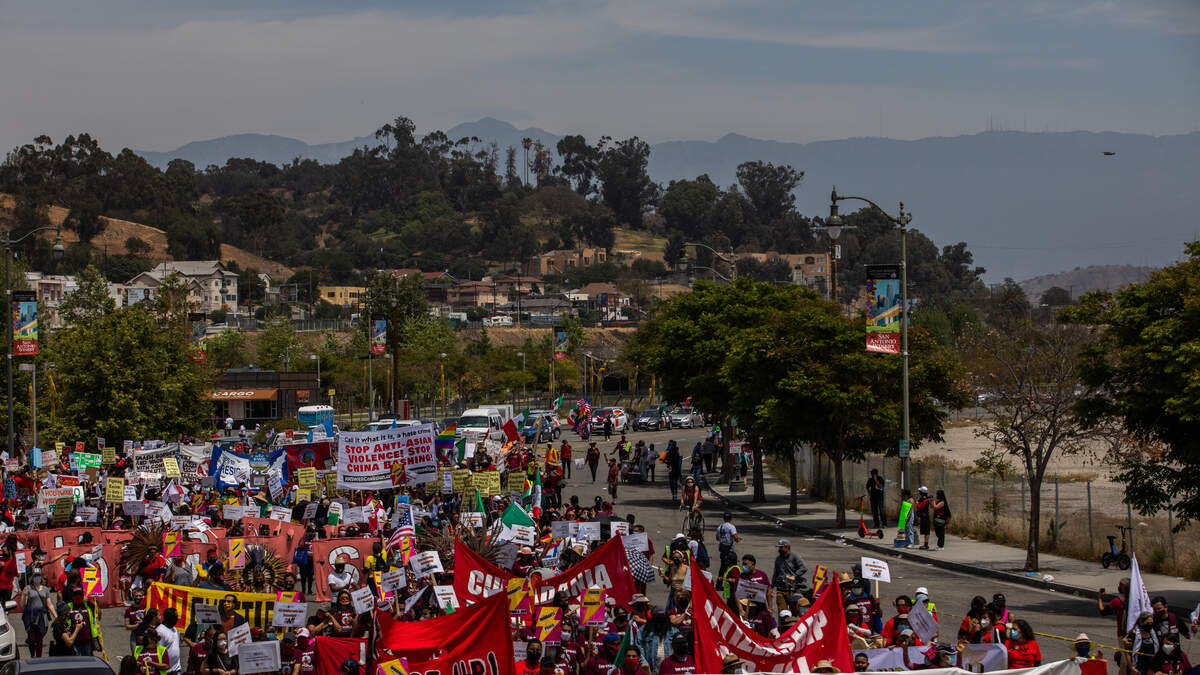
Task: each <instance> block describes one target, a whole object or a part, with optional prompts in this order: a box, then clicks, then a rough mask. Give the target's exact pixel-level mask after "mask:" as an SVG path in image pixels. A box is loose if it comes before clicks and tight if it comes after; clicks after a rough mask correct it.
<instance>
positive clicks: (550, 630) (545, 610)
mask: <svg viewBox="0 0 1200 675" xmlns="http://www.w3.org/2000/svg"><path fill="white" fill-rule="evenodd" d="M536 625H537V636H538V641H540V642H541V643H542V644H543V645H556V644H558V643H560V642H562V609H560V608H558V607H539V608H538V614H537V624H536Z"/></svg>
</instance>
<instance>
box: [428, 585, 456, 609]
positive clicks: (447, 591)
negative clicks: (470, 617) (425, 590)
mask: <svg viewBox="0 0 1200 675" xmlns="http://www.w3.org/2000/svg"><path fill="white" fill-rule="evenodd" d="M433 595H434V596H435V597H436V598H437V601H438V607H441V608H443V609H445V608H446V607H450V608H451V609H458V596H457V595H455V594H454V587H453V586H434V587H433Z"/></svg>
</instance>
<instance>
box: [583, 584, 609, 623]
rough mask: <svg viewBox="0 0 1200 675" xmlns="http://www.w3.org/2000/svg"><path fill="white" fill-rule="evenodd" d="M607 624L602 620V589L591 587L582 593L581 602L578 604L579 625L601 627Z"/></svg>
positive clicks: (605, 620) (606, 621)
mask: <svg viewBox="0 0 1200 675" xmlns="http://www.w3.org/2000/svg"><path fill="white" fill-rule="evenodd" d="M607 623H608V620H607V619H605V618H604V589H603V588H601V587H599V586H592V587H591V588H589V589H587V590H586V591H584V592H583V602H581V603H580V604H579V624H580V625H582V626H603V625H606V624H607Z"/></svg>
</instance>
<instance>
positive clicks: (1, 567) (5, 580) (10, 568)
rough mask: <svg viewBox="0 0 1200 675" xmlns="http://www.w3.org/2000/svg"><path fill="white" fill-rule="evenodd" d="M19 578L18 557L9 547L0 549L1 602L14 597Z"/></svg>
mask: <svg viewBox="0 0 1200 675" xmlns="http://www.w3.org/2000/svg"><path fill="white" fill-rule="evenodd" d="M16 578H17V557H16V556H15V555H13V554H12V551H10V550H9V549H8V548H3V549H0V604H3V603H5V602H8V601H9V600H11V599H12V594H13V581H14V580H16Z"/></svg>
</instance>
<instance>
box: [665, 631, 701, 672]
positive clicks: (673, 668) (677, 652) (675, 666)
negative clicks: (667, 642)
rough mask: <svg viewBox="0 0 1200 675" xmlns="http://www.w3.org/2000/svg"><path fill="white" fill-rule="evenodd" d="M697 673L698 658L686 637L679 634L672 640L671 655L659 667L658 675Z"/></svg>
mask: <svg viewBox="0 0 1200 675" xmlns="http://www.w3.org/2000/svg"><path fill="white" fill-rule="evenodd" d="M694 672H696V657H695V656H692V649H691V645H690V644H689V640H688V638H687V636H686V635H684V634H683V633H677V634H676V635H675V637H674V638H672V639H671V655H670V656H668V657H667V658H665V659H663V662H662V663H661V664H659V666H658V675H684V674H686V673H694Z"/></svg>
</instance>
